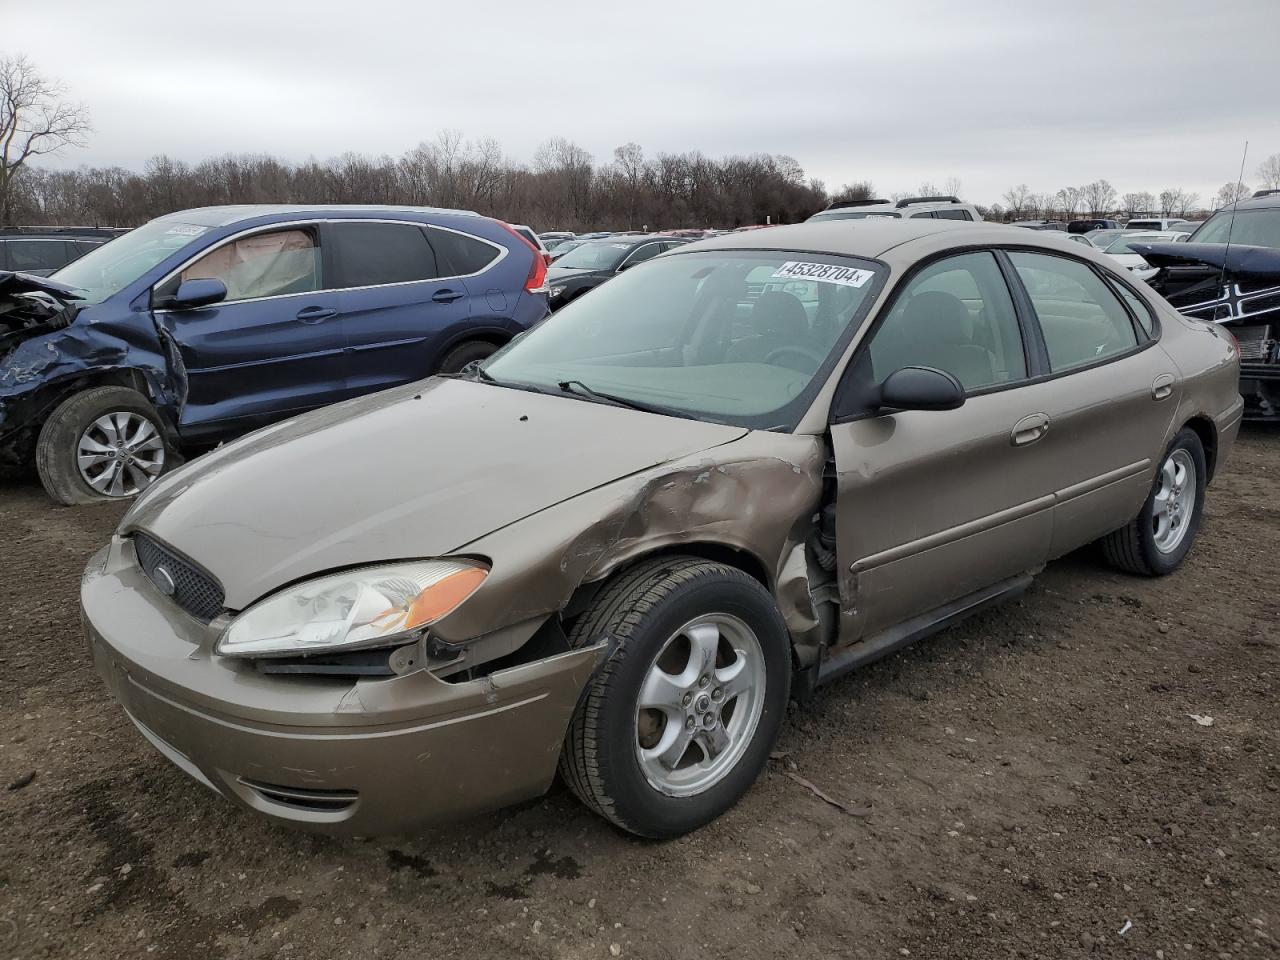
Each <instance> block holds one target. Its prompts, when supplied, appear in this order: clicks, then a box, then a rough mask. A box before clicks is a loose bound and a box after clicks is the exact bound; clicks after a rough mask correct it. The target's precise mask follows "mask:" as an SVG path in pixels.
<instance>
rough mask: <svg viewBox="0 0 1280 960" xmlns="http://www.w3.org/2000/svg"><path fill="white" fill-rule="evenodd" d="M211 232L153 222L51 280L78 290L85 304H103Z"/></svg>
mask: <svg viewBox="0 0 1280 960" xmlns="http://www.w3.org/2000/svg"><path fill="white" fill-rule="evenodd" d="M208 229H209V228H208V227H202V226H198V225H196V224H194V223H177V222H176V221H173V220H152V221H151V222H150V223H146V224H143V225H142V226H140V227H138V229H136V230H130V231H129V232H128V233H126V234H125V235H124V236H121V237H117V238H116V239H114V240H112V241H111V242H109V243H104V244H103V245H102V246H100V247H96V248H95V249H93V250H90V251H89V252H88V253H86V254H85V255H84V256H83V257H81V258H80V259H79V260H76V261H75V262H73V263H69V264H67V265H66V266H65V267H63V268H62V269H61V270H59V271H58V272H57V273H55V274H54V275H53V277H52V279H54V280H57V281H58V282H60V283H65V284H68V285H69V286H72V287H75V288H76V290H77V291H79V292H81V293H82V294H83V295H84V302H85V303H101V302H102V301H103V300H105V299H107V297H109V296H111V295H112V294H114V293H118V292H119V291H120V290H123V289H124V288H125V287H127V286H128V285H129V284H131V283H133V281H135V280H137V279H138V278H139V277H140V276H142V275H143V274H144V273H146V272H147V271H148V270H150V269H151V268H152V267H154V266H155V265H156V264H157V263H159V262H160V261H161V260H163V259H165V258H166V257H168V256H169V255H170V254H171V253H173V252H174V251H176V250H181V249H182V248H183V247H185V246H186V245H187V244H189V243H190V242H191V241H192V240H194V239H195V238H196V237H198V236H200V234H202V233H205V232H206V231H207V230H208Z"/></svg>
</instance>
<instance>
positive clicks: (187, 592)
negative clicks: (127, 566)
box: [133, 533, 224, 623]
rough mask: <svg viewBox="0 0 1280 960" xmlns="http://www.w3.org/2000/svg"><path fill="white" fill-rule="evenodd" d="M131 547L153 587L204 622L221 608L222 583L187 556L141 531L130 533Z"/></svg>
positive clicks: (210, 618)
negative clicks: (164, 545)
mask: <svg viewBox="0 0 1280 960" xmlns="http://www.w3.org/2000/svg"><path fill="white" fill-rule="evenodd" d="M133 549H134V552H135V553H137V555H138V565H139V566H140V567H142V572H143V573H145V574H146V575H147V578H148V579H149V580H150V581H151V582H152V583H154V584H155V585H156V589H157V590H159V591H160V592H161V593H163V594H165V595H166V596H168V597H170V598H171V599H172V600H173V602H174V603H176V604H177V605H178V606H179V607H181V608H182V609H183V610H185V611H186V612H187V613H189V614H191V616H193V617H195V618H196V619H197V620H199V621H200V622H202V623H208V622H209V621H210V620H212V619H213V618H214V617H216V616H217V615H218V614H220V613H221V612H222V605H223V602H224V596H223V593H222V587H221V586H219V584H218V581H216V580H214V579H213V577H211V576H209V575H208V574H207V573H205V572H204V571H203V570H201V569H200V568H199V567H197V566H196V565H195V564H193V563H192V562H191V561H190V560H185V559H183V558H182V557H180V556H179V555H178V554H176V553H174V552H173V551H172V550H170V549H168V548H167V547H163V546H161V545H160V544H159V543H157V542H156V541H154V540H152V539H151V538H150V537H149V536H147V535H146V534H145V533H139V534H135V535H134V538H133Z"/></svg>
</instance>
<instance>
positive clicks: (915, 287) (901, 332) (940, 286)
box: [870, 252, 1027, 391]
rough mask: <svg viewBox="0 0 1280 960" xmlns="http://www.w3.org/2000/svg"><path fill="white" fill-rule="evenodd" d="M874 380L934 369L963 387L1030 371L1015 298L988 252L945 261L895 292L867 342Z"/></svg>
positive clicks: (977, 386) (981, 385)
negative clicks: (904, 369)
mask: <svg viewBox="0 0 1280 960" xmlns="http://www.w3.org/2000/svg"><path fill="white" fill-rule="evenodd" d="M870 355H871V365H872V371H873V376H874V378H875V382H877V383H883V382H884V380H885V379H886V378H887V377H888V376H889V374H891V373H893V372H894V371H895V370H898V369H901V368H902V367H908V366H918V367H936V368H937V369H939V370H945V371H946V372H947V373H949V374H951V375H952V376H954V377H955V378H956V379H957V380H959V381H960V383H961V384H962V385H963V386H964V388H965V390H966V391H973V390H981V389H982V388H984V387H990V386H995V385H997V384H1001V383H1009V382H1012V381H1015V380H1021V379H1023V378H1024V377H1026V375H1027V361H1026V356H1025V354H1024V352H1023V348H1022V333H1021V331H1020V329H1019V327H1018V318H1017V314H1016V313H1015V312H1014V309H1013V298H1012V296H1010V294H1009V288H1008V286H1007V285H1006V284H1005V282H1004V276H1003V274H1001V272H1000V266H999V264H997V263H996V258H995V256H994V255H993V254H991V253H988V252H981V253H966V254H961V255H960V256H956V257H949V258H947V259H946V260H940V261H938V262H937V263H935V264H932V265H931V266H929V267H926V268H925V269H924V270H923V271H921V272H920V273H919V274H918V275H917V276H916V277H915V278H914V279H912V280H911V281H910V282H909V283H908V284H907V286H906V289H904V290H903V291H902V293H901V294H900V295H899V296H898V299H897V300H896V301H895V303H894V305H893V307H892V308H891V309H890V311H889V315H888V316H887V317H886V318H885V320H884V323H882V324H881V325H880V328H879V329H878V330H876V332H875V336H874V337H873V339H872V341H871V347H870Z"/></svg>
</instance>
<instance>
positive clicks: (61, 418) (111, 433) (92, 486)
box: [36, 387, 176, 505]
mask: <svg viewBox="0 0 1280 960" xmlns="http://www.w3.org/2000/svg"><path fill="white" fill-rule="evenodd" d="M175 460H176V457H175V456H174V455H173V454H172V453H170V451H169V450H168V449H167V448H166V445H165V442H164V434H163V431H162V427H161V424H160V417H159V416H158V414H157V413H156V410H155V407H153V406H152V405H151V404H150V403H148V402H147V399H146V397H144V396H142V394H140V393H138V392H137V391H136V390H130V389H128V388H126V387H95V388H94V389H91V390H85V391H83V392H81V393H77V394H75V395H74V396H72V397H70V398H69V399H67V400H64V401H63V402H62V403H61V404H59V405H58V407H57V408H56V409H55V410H54V411H53V413H52V414H51V415H50V416H49V419H48V420H46V421H45V423H44V426H43V427H42V428H41V429H40V437H39V439H38V440H37V442H36V470H37V471H38V472H39V474H40V482H41V483H43V484H44V488H45V490H46V491H47V492H48V494H49V496H50V497H51V498H53V499H54V500H55V501H56V502H58V503H61V504H65V505H71V504H77V503H93V502H95V501H100V500H124V499H128V498H129V497H133V496H136V495H137V494H139V493H141V492H142V491H143V490H145V489H146V488H147V487H149V486H151V484H152V483H154V482H155V481H156V479H157V478H158V477H159V476H160V475H161V474H162V473H164V472H165V470H166V469H168V468H170V467H172V466H173V465H174V461H175Z"/></svg>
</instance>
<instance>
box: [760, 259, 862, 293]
mask: <svg viewBox="0 0 1280 960" xmlns="http://www.w3.org/2000/svg"><path fill="white" fill-rule="evenodd" d="M773 276H774V278H777V279H785V280H817V281H819V282H821V283H838V284H840V285H841V286H842V287H861V286H862V285H863V284H865V283H866V282H867V281H868V280H870V279H871V278H872V277H874V276H875V273H874V272H873V271H871V270H856V269H854V268H853V267H838V266H836V265H835V264H833V263H806V262H805V261H803V260H788V261H787V262H786V263H784V264H783V265H782V266H780V267H779V268H778V269H777V270H775V271H774V272H773Z"/></svg>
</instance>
